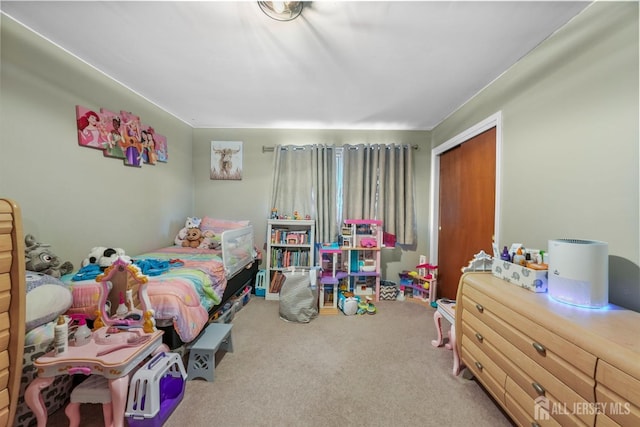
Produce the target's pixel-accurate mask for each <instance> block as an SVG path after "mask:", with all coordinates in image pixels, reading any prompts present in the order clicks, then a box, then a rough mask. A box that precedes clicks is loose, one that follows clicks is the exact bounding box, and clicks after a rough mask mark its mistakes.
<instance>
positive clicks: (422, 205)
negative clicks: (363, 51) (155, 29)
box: [0, 2, 640, 307]
mask: <svg viewBox="0 0 640 427" xmlns="http://www.w3.org/2000/svg"><path fill="white" fill-rule="evenodd" d="M1 43H2V45H1V55H2V57H1V62H0V72H1V80H0V84H1V86H0V90H1V97H0V113H1V114H0V144H1V147H0V195H1V196H2V197H10V198H13V199H14V200H16V201H17V202H18V203H19V204H20V205H21V207H22V212H23V215H24V223H25V231H26V232H28V233H33V234H35V235H36V237H37V238H39V239H40V240H42V241H44V242H48V243H51V244H52V245H53V246H54V249H55V251H56V252H57V253H58V254H60V255H61V256H62V257H63V258H64V259H69V260H71V261H72V262H74V264H76V265H78V264H79V262H80V260H81V259H82V258H83V257H84V256H85V255H86V254H87V253H88V250H89V249H90V248H91V247H92V246H118V247H122V248H125V250H126V251H127V252H128V253H130V254H136V253H139V252H142V251H144V250H149V249H152V248H155V247H158V246H161V245H163V244H165V243H167V242H168V241H171V239H172V237H173V235H174V234H175V233H176V232H177V230H178V229H179V228H180V227H182V226H183V221H184V218H185V217H186V216H188V215H198V216H203V215H212V216H218V217H224V218H239V217H241V218H246V219H250V220H251V221H252V222H253V223H254V224H255V226H256V240H257V243H258V245H259V246H262V244H263V243H264V237H265V234H266V228H265V218H266V216H267V214H268V209H269V206H268V205H269V198H270V186H271V167H272V166H271V165H272V160H273V153H263V152H262V146H263V145H264V146H274V145H276V144H278V143H281V144H308V143H334V144H342V143H349V142H402V143H409V144H418V145H420V146H421V148H420V149H419V150H418V151H416V153H415V154H416V156H415V159H416V171H417V177H416V179H417V182H418V188H417V192H416V193H417V197H418V200H419V202H418V218H419V219H418V236H419V239H420V240H419V243H418V246H417V248H416V250H415V252H414V251H407V252H403V253H401V252H400V251H398V250H390V251H389V252H386V253H385V255H384V260H385V263H384V265H383V271H385V274H386V276H387V278H389V279H390V280H396V279H397V274H396V273H397V271H399V270H402V269H405V268H407V269H408V268H413V267H414V266H415V259H416V258H417V255H418V254H422V253H424V254H427V255H428V242H429V239H430V236H429V235H428V222H429V218H428V212H429V206H428V205H429V176H430V175H429V174H430V170H429V168H430V160H431V153H430V152H429V148H428V147H427V146H428V144H429V140H431V147H436V146H438V145H440V144H442V143H444V142H446V141H447V140H449V139H450V138H452V137H454V136H456V135H458V134H459V133H461V132H463V131H464V130H465V129H468V128H469V127H471V126H473V125H474V124H476V123H478V122H480V121H482V120H484V119H485V118H486V117H488V116H491V115H492V114H494V113H496V112H497V111H502V114H503V137H504V140H503V142H504V146H503V160H502V165H501V166H502V172H503V176H502V182H501V183H500V184H501V191H502V205H501V206H500V208H499V209H500V212H501V218H502V220H501V224H500V236H501V239H502V242H500V243H503V244H504V243H507V242H513V241H518V242H524V243H526V244H528V245H529V246H532V247H534V246H537V247H545V246H546V242H547V240H548V239H551V238H557V237H575V238H588V239H598V240H604V241H607V242H609V249H610V253H611V255H612V257H611V266H612V267H613V269H612V271H613V273H612V274H613V284H614V285H615V286H614V288H615V289H614V290H613V292H614V293H615V294H616V298H618V299H620V300H621V299H625V298H627V299H630V300H635V301H638V300H640V296H639V295H640V290H639V289H640V285H639V283H640V277H639V276H640V275H639V273H638V265H639V264H640V262H639V257H640V254H639V247H638V246H639V240H640V231H639V221H640V219H639V216H638V210H639V205H640V201H639V186H638V181H639V175H638V164H639V157H638V145H639V144H638V135H639V129H638V127H639V126H638V117H639V115H640V114H639V107H638V104H639V102H638V90H639V88H638V62H639V61H638V51H639V47H638V4H637V3H636V2H621V3H616V2H603V3H596V4H594V5H592V6H590V7H589V8H587V10H586V11H585V12H584V13H582V14H581V15H579V16H578V17H577V18H575V19H574V20H573V21H572V22H570V23H569V24H568V25H566V26H565V27H564V28H563V29H561V30H560V31H559V32H558V33H557V34H555V35H554V36H552V37H551V38H549V39H548V40H547V41H545V42H544V43H542V44H541V45H540V46H539V47H538V48H537V49H535V50H534V51H533V52H532V53H531V54H529V55H527V56H526V57H525V58H523V59H522V60H521V61H520V62H519V63H518V64H516V65H515V66H514V67H513V68H512V69H511V70H509V71H508V72H507V73H505V74H504V75H503V76H502V77H500V78H499V79H498V80H496V81H495V82H494V83H493V84H491V85H490V86H488V87H487V88H486V89H485V90H484V91H482V92H481V93H480V94H478V95H477V96H476V97H475V98H473V99H472V100H471V101H470V102H468V103H467V104H466V105H465V106H463V107H462V108H460V109H459V110H458V111H457V112H455V113H454V114H452V115H451V116H450V117H449V118H447V119H446V120H445V121H444V122H443V123H441V124H440V125H439V126H437V127H436V128H435V129H434V130H433V131H432V132H394V131H386V132H383V131H319V130H315V131H314V130H309V131H301V130H260V129H247V130H238V129H235V130H234V129H195V130H194V129H191V128H190V127H189V126H188V125H186V124H185V123H183V122H182V121H179V120H177V119H175V118H174V117H172V116H170V115H169V114H167V113H166V112H164V111H162V110H161V109H159V108H157V107H156V106H154V105H152V104H150V103H149V102H147V101H146V100H144V99H143V98H141V97H139V96H138V95H136V94H135V93H132V92H131V91H129V90H127V89H126V88H123V87H122V86H121V85H119V84H118V83H116V82H114V81H112V80H111V79H109V78H108V77H106V76H104V75H102V74H101V73H100V72H98V71H96V70H94V69H92V68H91V67H89V66H87V65H86V64H84V63H82V62H81V61H79V60H77V59H75V58H74V57H72V56H70V55H68V54H67V53H65V52H64V51H62V50H60V49H59V48H57V47H55V46H53V45H51V44H50V43H48V42H46V41H45V40H42V39H41V38H40V37H38V36H37V35H35V34H33V33H31V32H30V31H28V30H26V29H24V28H22V27H21V26H19V25H18V24H16V23H14V22H12V21H11V20H10V19H8V18H6V17H5V16H3V17H2V34H1ZM470 69H471V71H470V72H472V67H471V68H470ZM78 104H79V105H83V106H86V107H89V108H100V107H104V108H108V109H111V110H116V111H119V110H127V111H131V112H134V113H136V114H138V115H139V116H140V117H141V118H142V120H143V121H144V122H145V123H148V124H150V125H152V126H154V127H155V128H156V129H157V131H158V132H159V133H161V134H164V135H165V136H167V139H168V141H169V162H168V163H167V164H159V165H156V166H143V167H142V168H141V169H137V168H128V167H125V166H123V165H122V164H121V162H119V161H117V160H115V159H105V158H103V157H102V155H101V153H100V152H99V151H97V150H91V149H88V148H83V147H79V146H78V145H77V142H76V141H77V137H76V129H75V121H74V117H75V116H74V114H75V106H76V105H78ZM212 140H239V141H243V142H244V160H243V173H244V176H243V180H242V181H237V182H225V181H211V180H209V167H210V155H209V148H210V142H211V141H212ZM638 307H640V303H639V304H638Z"/></svg>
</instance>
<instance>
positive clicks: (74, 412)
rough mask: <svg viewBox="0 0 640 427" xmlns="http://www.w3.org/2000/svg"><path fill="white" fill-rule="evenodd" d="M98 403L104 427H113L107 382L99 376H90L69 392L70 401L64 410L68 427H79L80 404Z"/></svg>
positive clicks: (109, 391)
mask: <svg viewBox="0 0 640 427" xmlns="http://www.w3.org/2000/svg"><path fill="white" fill-rule="evenodd" d="M81 403H100V404H102V414H103V416H104V425H105V427H111V426H112V425H113V413H112V411H111V390H110V389H109V380H108V379H106V378H105V377H103V376H101V375H90V376H89V377H88V378H87V379H86V380H84V381H83V382H82V383H80V384H79V385H78V386H76V388H74V389H73V391H72V392H71V399H70V402H69V404H68V405H67V407H66V408H65V410H64V413H65V414H66V415H67V418H69V427H79V426H80V404H81Z"/></svg>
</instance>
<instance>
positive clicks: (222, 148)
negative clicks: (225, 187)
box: [210, 141, 242, 181]
mask: <svg viewBox="0 0 640 427" xmlns="http://www.w3.org/2000/svg"><path fill="white" fill-rule="evenodd" d="M210 178H211V179H222V180H235V181H239V180H241V179H242V141H211V175H210Z"/></svg>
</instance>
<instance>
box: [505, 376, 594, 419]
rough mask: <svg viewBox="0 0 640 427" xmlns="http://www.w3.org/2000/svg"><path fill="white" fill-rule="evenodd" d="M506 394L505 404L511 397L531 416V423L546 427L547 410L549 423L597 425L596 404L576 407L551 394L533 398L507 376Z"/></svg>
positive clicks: (579, 404)
mask: <svg viewBox="0 0 640 427" xmlns="http://www.w3.org/2000/svg"><path fill="white" fill-rule="evenodd" d="M504 394H505V402H506V401H507V397H510V398H511V399H512V401H513V402H516V403H517V404H518V405H519V406H520V408H521V409H522V410H523V411H524V412H525V413H526V414H528V415H529V417H530V420H531V421H538V424H540V425H544V423H542V422H541V421H543V418H545V417H546V414H544V413H541V412H544V411H542V408H544V409H546V411H547V413H548V415H549V421H553V422H555V423H557V424H559V425H561V426H563V427H570V426H576V427H585V426H593V425H594V423H595V416H596V413H597V412H596V405H595V404H594V403H587V402H579V403H577V404H575V405H574V404H573V403H569V402H563V401H558V399H556V398H555V397H554V396H552V395H550V394H546V395H544V396H538V395H536V396H535V397H532V396H531V394H530V393H529V392H528V390H526V389H523V388H522V385H521V384H519V383H517V382H516V381H515V380H514V379H513V378H511V377H509V376H507V381H506V385H505V391H504Z"/></svg>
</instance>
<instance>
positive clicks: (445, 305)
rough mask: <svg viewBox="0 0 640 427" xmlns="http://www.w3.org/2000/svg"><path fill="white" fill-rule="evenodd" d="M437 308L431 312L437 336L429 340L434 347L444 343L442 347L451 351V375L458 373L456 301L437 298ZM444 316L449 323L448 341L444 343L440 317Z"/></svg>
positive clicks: (460, 367) (459, 367)
mask: <svg viewBox="0 0 640 427" xmlns="http://www.w3.org/2000/svg"><path fill="white" fill-rule="evenodd" d="M436 303H437V305H438V308H437V309H436V311H435V312H434V313H433V321H434V323H435V324H436V332H437V333H438V338H437V339H435V340H432V341H431V345H433V346H434V347H441V346H442V345H443V344H444V347H445V348H446V349H447V350H452V351H453V375H458V374H459V373H460V369H462V366H460V356H459V355H458V348H457V346H456V302H455V301H451V300H448V299H444V298H442V299H439V300H437V301H436ZM443 317H444V318H445V319H446V320H447V322H449V324H450V325H451V328H450V329H449V332H448V334H447V335H448V338H449V342H448V343H446V344H445V343H444V335H443V333H442V318H443Z"/></svg>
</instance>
